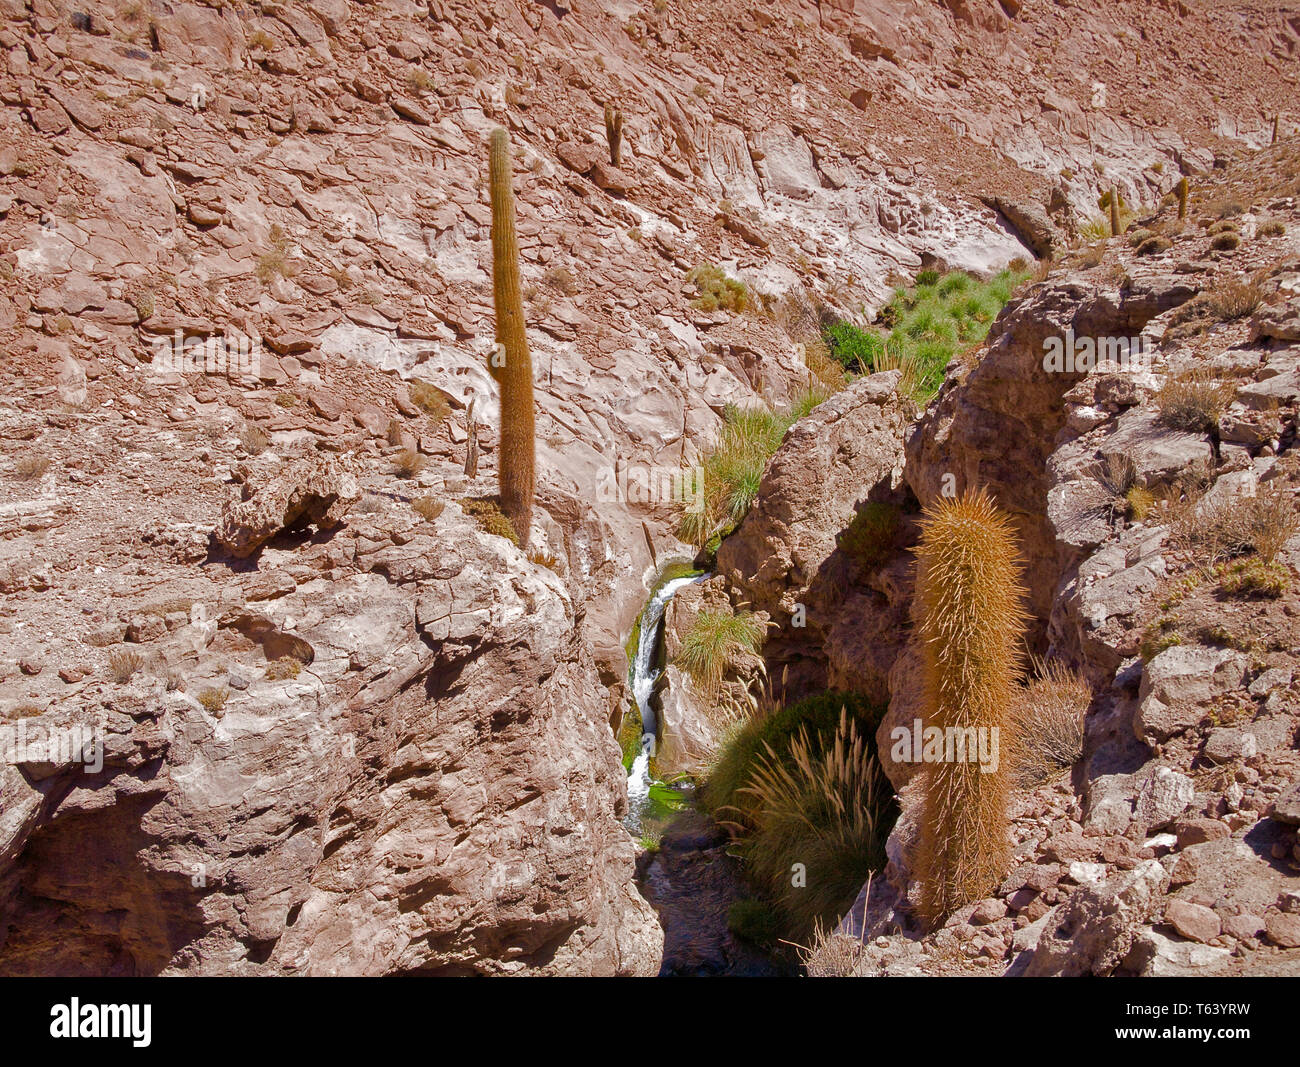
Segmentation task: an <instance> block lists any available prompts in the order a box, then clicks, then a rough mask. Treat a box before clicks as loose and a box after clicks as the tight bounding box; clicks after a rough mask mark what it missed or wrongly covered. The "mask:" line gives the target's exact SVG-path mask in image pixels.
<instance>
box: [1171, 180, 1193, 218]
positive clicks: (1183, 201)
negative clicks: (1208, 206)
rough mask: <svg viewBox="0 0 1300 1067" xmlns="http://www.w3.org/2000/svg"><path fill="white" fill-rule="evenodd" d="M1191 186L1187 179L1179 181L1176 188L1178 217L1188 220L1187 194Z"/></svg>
mask: <svg viewBox="0 0 1300 1067" xmlns="http://www.w3.org/2000/svg"><path fill="white" fill-rule="evenodd" d="M1189 189H1190V186H1189V185H1188V183H1187V179H1186V178H1185V177H1183V178H1179V179H1178V184H1177V185H1175V186H1174V196H1176V197H1178V217H1179V218H1180V219H1185V218H1187V193H1188V191H1189Z"/></svg>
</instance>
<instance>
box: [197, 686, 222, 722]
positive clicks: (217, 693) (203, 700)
mask: <svg viewBox="0 0 1300 1067" xmlns="http://www.w3.org/2000/svg"><path fill="white" fill-rule="evenodd" d="M229 698H230V690H229V689H228V688H226V686H224V685H215V686H208V688H206V689H204V690H203V691H202V692H200V693H199V695H198V697H197V698H196V699H197V700H198V702H199V703H200V704H201V705H202V706H203V708H204V710H205V711H207V712H208V713H209V714H211V715H215V714H216V713H217V712H219V711H220V710H221V709H222V708H224V707H225V706H226V701H227V700H228V699H229Z"/></svg>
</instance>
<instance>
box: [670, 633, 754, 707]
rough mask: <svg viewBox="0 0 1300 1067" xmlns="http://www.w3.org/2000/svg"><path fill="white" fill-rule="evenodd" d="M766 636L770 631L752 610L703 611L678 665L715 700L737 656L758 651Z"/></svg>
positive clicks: (686, 639)
mask: <svg viewBox="0 0 1300 1067" xmlns="http://www.w3.org/2000/svg"><path fill="white" fill-rule="evenodd" d="M766 636H767V628H766V627H765V626H764V625H763V622H762V620H761V619H759V618H758V617H757V616H756V615H755V614H754V613H753V612H752V611H741V612H737V613H736V614H731V613H730V612H726V611H701V612H699V613H698V614H697V615H696V616H695V620H694V621H693V622H692V623H691V628H690V629H689V630H687V631H686V633H685V635H683V637H682V647H681V650H680V651H679V652H678V653H677V656H676V659H675V662H676V664H677V666H678V667H680V668H681V669H682V670H684V671H685V672H686V673H687V674H688V675H690V677H691V679H692V680H693V681H694V682H695V684H696V685H698V686H699V687H700V689H701V690H702V691H703V692H704V694H705V696H706V697H708V699H709V700H712V699H713V698H714V697H716V696H717V693H718V689H719V687H720V686H721V685H722V679H723V677H724V676H725V674H726V672H727V669H728V667H730V666H732V665H733V664H734V662H735V659H736V657H737V656H738V655H740V654H741V653H742V652H751V653H756V652H758V650H759V649H760V648H762V647H763V639H764V638H765V637H766Z"/></svg>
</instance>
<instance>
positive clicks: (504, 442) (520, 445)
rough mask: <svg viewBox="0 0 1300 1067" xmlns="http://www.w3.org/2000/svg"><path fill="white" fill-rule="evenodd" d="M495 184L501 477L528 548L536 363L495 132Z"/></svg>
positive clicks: (509, 192)
mask: <svg viewBox="0 0 1300 1067" xmlns="http://www.w3.org/2000/svg"><path fill="white" fill-rule="evenodd" d="M488 172H489V177H490V180H491V185H492V297H493V301H494V303H495V305H496V314H497V328H496V340H497V347H496V352H495V353H494V354H493V360H492V365H491V366H492V373H493V377H495V378H496V380H497V382H498V384H499V385H500V387H501V445H500V449H499V451H498V456H497V479H498V484H499V486H500V495H501V510H502V512H503V513H504V514H505V516H506V517H507V518H508V519H509V520H510V521H511V523H512V524H513V525H514V528H515V530H516V532H517V533H518V534H519V540H520V544H521V547H524V548H526V547H527V546H528V533H529V529H530V527H531V525H532V516H533V486H534V480H535V476H536V475H535V462H536V456H535V451H536V446H535V443H534V440H533V418H534V415H533V361H532V357H531V356H530V355H529V353H528V336H527V334H526V333H525V331H524V304H523V298H522V297H521V296H520V294H519V239H518V237H517V236H516V235H515V196H514V190H513V189H512V187H511V177H512V175H511V168H510V138H509V135H508V134H507V133H506V131H505V130H503V129H500V128H498V129H495V130H493V131H492V141H491V154H490V157H489V167H488Z"/></svg>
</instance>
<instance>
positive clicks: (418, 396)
mask: <svg viewBox="0 0 1300 1067" xmlns="http://www.w3.org/2000/svg"><path fill="white" fill-rule="evenodd" d="M407 392H408V393H409V394H410V396H411V403H412V404H414V405H415V406H416V407H418V408H419V409H420V410H421V411H423V412H424V413H425V414H426V415H428V416H429V417H430V418H431V419H432V420H433V421H434V423H435V424H441V422H442V421H443V419H445V418H446V417H447V416H448V415H450V414H451V405H450V404H449V403H448V402H447V397H446V395H445V394H444V393H443V391H442V390H441V389H439V388H438V387H437V386H436V385H433V384H431V383H430V382H424V381H420V380H419V379H418V378H417V379H416V380H414V381H412V382H410V383H409V384H408V385H407Z"/></svg>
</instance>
